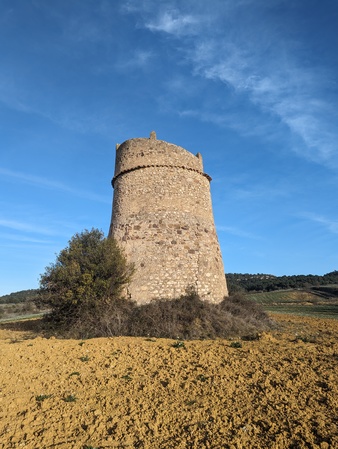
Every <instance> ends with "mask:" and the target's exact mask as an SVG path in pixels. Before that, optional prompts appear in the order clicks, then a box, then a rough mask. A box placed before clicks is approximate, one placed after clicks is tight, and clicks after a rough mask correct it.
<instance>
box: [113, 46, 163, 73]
mask: <svg viewBox="0 0 338 449" xmlns="http://www.w3.org/2000/svg"><path fill="white" fill-rule="evenodd" d="M153 57H154V54H153V52H152V51H147V50H142V49H141V50H135V51H134V52H133V53H132V54H131V55H129V54H128V58H127V59H121V60H119V61H118V62H117V63H116V64H115V68H117V69H118V70H128V71H129V70H131V69H145V68H147V67H149V64H150V63H151V60H152V59H153Z"/></svg>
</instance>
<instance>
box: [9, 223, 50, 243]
mask: <svg viewBox="0 0 338 449" xmlns="http://www.w3.org/2000/svg"><path fill="white" fill-rule="evenodd" d="M5 222H7V224H9V226H8V225H7V226H6V225H5V226H4V227H6V228H10V229H13V226H11V225H10V223H12V224H13V223H14V226H15V227H14V229H13V230H18V229H17V228H18V225H19V227H20V223H18V222H13V221H12V222H11V221H8V220H5ZM21 225H22V223H21ZM0 226H1V224H0ZM34 228H35V226H34ZM21 230H22V229H20V231H21ZM29 232H30V231H29ZM47 234H48V233H47ZM1 240H2V241H6V242H7V241H14V242H23V243H38V244H42V245H49V244H51V243H53V241H52V240H50V239H42V238H36V237H30V236H27V235H22V234H17V233H16V234H8V233H0V241H1Z"/></svg>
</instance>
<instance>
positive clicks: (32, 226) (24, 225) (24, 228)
mask: <svg viewBox="0 0 338 449" xmlns="http://www.w3.org/2000/svg"><path fill="white" fill-rule="evenodd" d="M0 226H1V227H4V228H8V229H12V230H14V231H20V232H28V233H35V234H44V235H53V234H54V231H53V230H52V229H51V228H48V227H42V226H39V225H37V224H36V223H28V222H26V221H17V220H8V219H3V218H0Z"/></svg>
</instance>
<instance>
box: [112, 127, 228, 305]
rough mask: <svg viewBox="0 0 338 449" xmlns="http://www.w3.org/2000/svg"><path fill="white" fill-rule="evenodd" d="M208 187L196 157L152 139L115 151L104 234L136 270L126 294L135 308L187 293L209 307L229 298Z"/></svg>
mask: <svg viewBox="0 0 338 449" xmlns="http://www.w3.org/2000/svg"><path fill="white" fill-rule="evenodd" d="M209 182H210V177H209V176H208V175H206V174H205V173H203V162H202V157H201V156H200V154H197V156H194V155H193V154H191V153H189V152H188V151H186V150H185V149H183V148H181V147H179V146H177V145H173V144H171V143H168V142H164V141H161V140H157V139H156V135H155V133H154V132H152V133H151V135H150V138H149V139H147V138H137V139H131V140H127V141H126V142H124V143H123V144H121V145H117V150H116V163H115V175H114V178H113V181H112V183H113V187H114V200H113V213H112V220H111V225H110V233H109V234H110V236H112V237H114V238H115V239H116V240H117V241H118V242H119V243H120V245H121V247H122V248H123V250H124V251H125V254H126V256H127V259H128V261H130V262H133V263H134V265H135V269H136V271H135V274H134V276H133V279H132V281H131V284H130V285H129V288H128V294H129V297H130V298H131V299H133V300H135V301H136V302H137V303H139V304H144V303H148V302H150V301H151V300H152V299H156V298H169V299H172V298H177V297H179V296H180V295H182V294H184V293H186V291H187V289H189V288H191V287H192V288H194V289H195V291H196V292H197V293H198V294H199V295H200V297H201V298H202V299H203V300H208V301H211V302H220V301H222V300H223V298H224V297H225V296H228V291H227V286H226V280H225V274H224V268H223V262H222V255H221V252H220V247H219V243H218V239H217V235H216V230H215V225H214V219H213V213H212V205H211V196H210V186H209Z"/></svg>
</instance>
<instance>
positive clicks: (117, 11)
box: [0, 0, 338, 294]
mask: <svg viewBox="0 0 338 449" xmlns="http://www.w3.org/2000/svg"><path fill="white" fill-rule="evenodd" d="M337 29H338V3H337V1H336V0H324V1H323V0H307V1H306V2H305V1H304V0H269V1H266V0H209V1H208V2H206V1H205V0H166V1H161V0H110V1H109V0H72V1H69V0H55V1H53V2H49V1H46V0H1V1H0V145H1V152H0V183H1V184H0V186H1V187H0V188H1V197H0V277H1V279H0V280H1V282H0V294H7V293H10V292H14V291H18V290H22V289H28V288H36V287H37V286H38V279H39V275H40V274H41V273H43V272H44V269H45V267H46V266H47V265H48V264H49V263H51V262H53V261H54V260H55V255H56V254H57V253H58V252H59V251H60V250H61V249H62V248H64V247H65V246H66V245H67V242H68V240H69V239H70V238H71V236H72V235H74V234H75V233H76V232H81V231H82V230H84V229H91V228H92V227H97V228H100V229H102V230H103V231H104V232H105V233H107V231H108V228H109V223H110V215H111V201H112V194H113V192H112V188H111V185H110V181H111V178H112V176H113V172H114V163H115V154H114V153H115V144H116V143H122V142H123V141H125V140H127V139H130V138H133V137H148V136H149V133H150V131H152V130H155V131H156V133H157V137H158V139H162V140H166V141H169V142H172V143H175V144H177V145H180V146H183V147H184V148H186V149H187V150H189V151H191V152H193V153H197V152H201V153H202V155H203V160H204V166H205V171H206V172H207V173H208V174H209V175H210V176H211V177H212V178H213V181H212V183H211V191H212V199H213V208H214V215H215V223H216V227H217V230H218V236H219V240H220V244H221V248H222V254H223V260H224V265H225V271H226V272H242V273H245V272H248V273H271V274H275V275H283V274H287V275H288V274H310V273H311V274H324V273H327V272H329V271H333V270H335V269H338V263H337V260H338V259H337V250H338V208H337V203H338V201H337V188H338V109H337V105H338V51H337V48H338V32H337Z"/></svg>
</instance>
